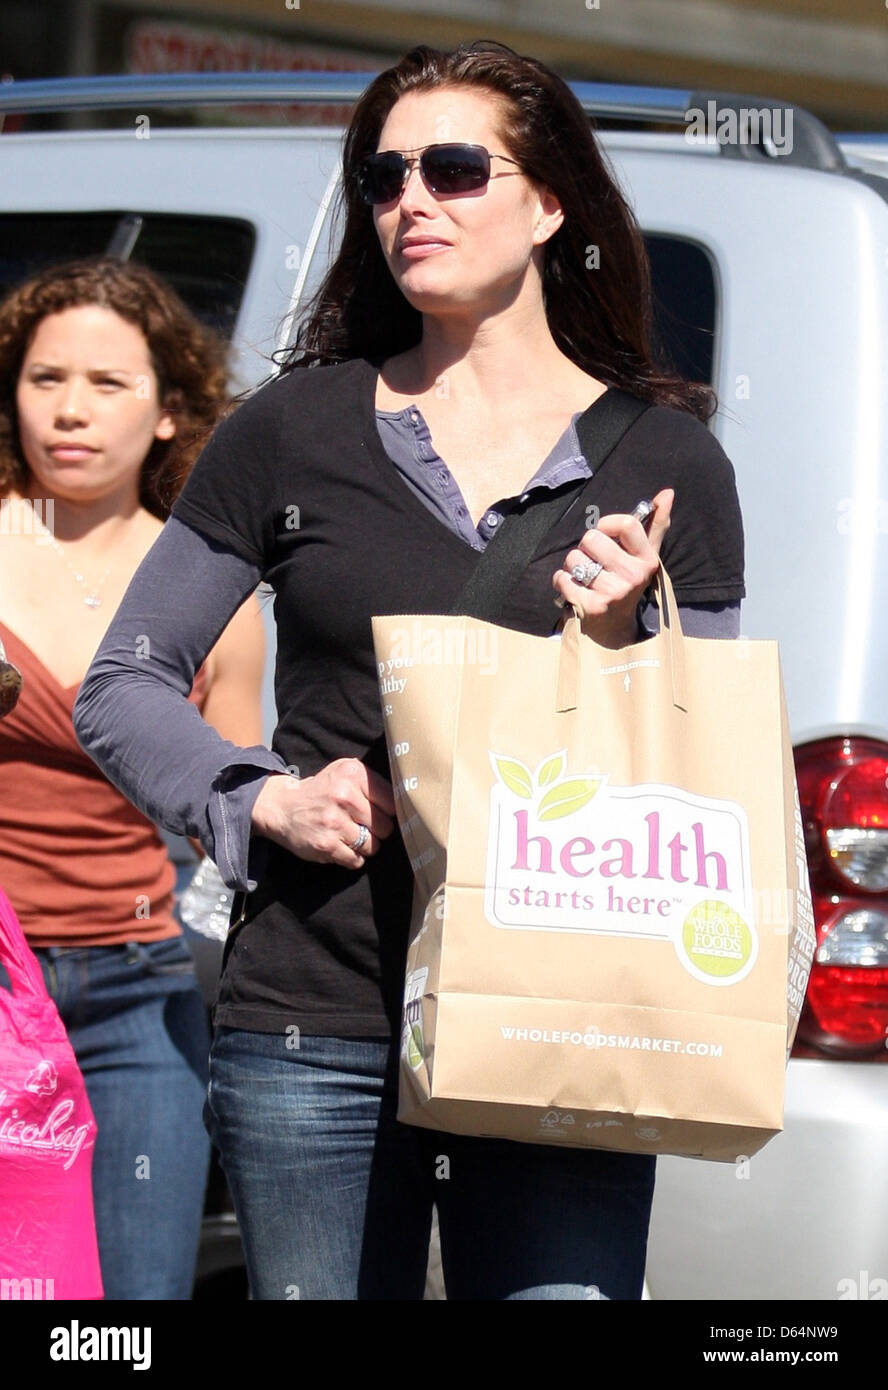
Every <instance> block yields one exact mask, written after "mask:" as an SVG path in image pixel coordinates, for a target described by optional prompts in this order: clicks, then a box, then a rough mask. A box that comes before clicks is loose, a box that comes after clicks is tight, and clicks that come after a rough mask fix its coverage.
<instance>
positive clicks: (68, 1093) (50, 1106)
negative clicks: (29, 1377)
mask: <svg viewBox="0 0 888 1390" xmlns="http://www.w3.org/2000/svg"><path fill="white" fill-rule="evenodd" d="M0 962H2V964H3V965H4V966H5V968H6V972H7V974H8V976H9V980H10V983H11V985H12V991H11V992H10V991H9V990H7V989H2V988H0V1299H28V1300H31V1301H34V1300H37V1299H82V1298H83V1299H85V1298H101V1297H102V1279H101V1273H100V1270H99V1252H98V1245H97V1242H96V1228H95V1221H94V1217H93V1194H92V1159H93V1148H94V1146H95V1138H96V1128H97V1127H96V1122H95V1119H94V1118H93V1113H92V1110H91V1108H90V1104H89V1100H88V1099H87V1095H86V1087H85V1086H84V1083H83V1077H82V1076H81V1074H80V1068H79V1067H78V1065H77V1062H76V1059H75V1057H74V1051H73V1049H72V1047H71V1044H70V1042H69V1041H68V1035H67V1033H66V1032H65V1026H64V1024H63V1023H62V1020H61V1018H60V1017H59V1014H58V1010H57V1009H56V1006H55V1004H54V1003H53V1002H52V1000H51V999H50V997H49V994H48V993H47V991H46V986H45V985H44V983H43V974H42V972H41V969H40V966H39V965H38V963H37V960H36V959H35V957H34V955H33V953H32V952H31V951H30V950H29V948H28V945H27V943H26V941H25V937H24V933H23V932H22V929H21V926H20V925H19V921H18V918H17V917H16V915H15V912H14V911H13V908H12V904H11V903H10V901H9V899H8V898H7V896H6V894H5V893H4V892H3V891H2V889H0Z"/></svg>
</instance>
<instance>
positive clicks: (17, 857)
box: [0, 623, 208, 946]
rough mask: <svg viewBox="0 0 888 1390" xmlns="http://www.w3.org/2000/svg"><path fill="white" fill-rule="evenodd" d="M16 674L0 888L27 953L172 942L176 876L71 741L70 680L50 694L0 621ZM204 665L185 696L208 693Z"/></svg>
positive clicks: (47, 679)
mask: <svg viewBox="0 0 888 1390" xmlns="http://www.w3.org/2000/svg"><path fill="white" fill-rule="evenodd" d="M0 639H2V641H3V645H4V646H5V647H6V655H7V658H8V660H10V661H11V662H12V663H13V664H14V665H15V666H17V667H18V668H19V670H20V671H21V673H22V680H23V684H22V691H21V694H20V695H19V699H18V704H17V705H16V707H15V709H14V710H13V711H12V713H11V714H8V715H7V716H6V718H5V719H0V884H2V885H3V888H4V891H5V892H6V894H7V896H8V897H9V900H10V902H11V903H12V905H13V907H14V908H15V911H16V914H17V916H18V918H19V921H20V922H21V924H22V929H23V931H24V932H25V935H26V936H27V938H28V942H29V944H30V945H31V946H72V945H77V946H116V945H119V944H120V943H121V942H123V941H159V940H161V939H162V938H164V937H168V936H178V935H179V933H180V931H181V928H180V927H179V924H178V923H177V921H176V920H175V918H174V917H173V887H174V885H175V882H176V871H175V868H174V867H173V864H172V862H171V861H170V858H169V855H168V853H167V847H166V844H165V843H164V841H163V840H162V838H161V836H160V834H159V833H158V830H157V828H156V826H155V825H154V824H153V823H152V822H151V821H150V820H149V819H148V818H147V816H144V815H143V814H142V812H141V811H139V810H137V809H136V807H135V806H133V804H132V802H130V801H127V799H126V797H125V796H124V795H123V794H122V793H121V792H119V791H118V790H117V788H116V787H115V786H113V785H112V784H111V783H110V782H109V781H108V780H107V778H106V777H105V776H104V775H103V773H102V772H100V770H99V768H98V767H97V765H96V764H95V763H94V762H93V761H92V759H91V758H90V757H88V755H87V754H86V753H84V751H83V749H82V748H81V747H80V744H79V743H78V742H77V738H76V735H75V733H74V725H73V722H72V711H73V709H74V701H75V699H76V698H77V692H78V690H79V689H80V684H81V683H80V682H78V683H77V685H69V686H61V685H59V683H58V681H57V680H56V679H55V677H54V676H53V675H52V674H51V673H50V672H49V671H47V669H46V667H45V666H44V665H43V663H42V661H40V660H38V658H37V657H36V656H35V655H34V653H33V652H32V651H31V649H30V647H27V646H26V645H25V643H24V642H22V641H21V640H20V639H19V638H18V637H16V635H15V633H14V632H12V631H10V629H9V628H8V627H6V626H5V625H4V624H3V623H0ZM207 682H208V673H207V663H206V662H204V664H203V666H201V668H200V670H199V671H197V672H196V673H195V677H194V685H193V687H192V690H191V694H190V695H189V697H188V698H189V700H193V701H194V703H195V704H196V705H197V707H198V709H200V708H201V706H202V704H203V702H204V700H205V698H206V694H207Z"/></svg>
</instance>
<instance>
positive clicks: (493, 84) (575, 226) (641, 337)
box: [281, 41, 715, 420]
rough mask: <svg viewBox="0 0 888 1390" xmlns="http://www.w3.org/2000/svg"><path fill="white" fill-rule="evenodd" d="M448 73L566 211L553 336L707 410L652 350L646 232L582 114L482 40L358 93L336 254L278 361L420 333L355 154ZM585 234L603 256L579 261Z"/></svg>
mask: <svg viewBox="0 0 888 1390" xmlns="http://www.w3.org/2000/svg"><path fill="white" fill-rule="evenodd" d="M457 85H459V86H465V87H473V88H476V89H480V90H482V91H485V92H489V93H491V94H492V95H493V96H494V97H495V98H497V105H498V109H499V113H500V114H499V120H498V127H497V134H498V138H499V140H500V142H501V146H500V147H501V148H502V149H504V150H506V151H507V152H508V153H509V154H510V155H511V156H512V157H513V158H514V159H516V160H517V161H518V163H519V165H520V166H521V168H522V170H523V171H524V173H525V174H526V175H527V177H528V178H530V179H532V180H533V181H534V182H535V183H537V184H538V185H540V186H543V187H547V188H549V189H551V191H552V192H553V193H554V194H555V196H556V197H557V198H558V200H559V202H560V203H561V206H562V208H563V210H564V222H563V224H562V225H561V227H559V229H558V231H556V232H555V234H554V235H553V236H551V237H550V238H549V240H548V241H547V242H546V243H545V244H544V252H545V260H544V266H543V296H544V302H545V308H546V318H547V321H548V325H549V331H550V332H551V334H552V337H553V338H554V340H555V342H556V343H557V345H558V347H559V348H560V349H561V351H562V352H563V353H564V354H565V356H567V357H569V358H570V359H571V361H572V362H575V363H576V364H577V366H578V367H580V368H582V370H583V371H585V372H588V373H589V374H590V375H592V376H595V377H597V378H598V379H599V380H601V381H604V382H606V383H607V384H608V385H610V386H617V387H622V388H623V389H625V390H627V391H630V392H632V393H633V394H634V395H636V396H639V397H641V398H642V399H643V400H648V401H652V402H655V403H656V404H659V405H667V406H674V407H677V408H678V409H682V410H687V411H690V412H692V413H693V414H695V415H697V416H699V417H700V418H701V419H704V420H705V419H707V418H708V417H709V416H710V415H711V414H712V413H713V411H714V409H715V395H714V392H713V391H712V390H711V389H710V388H709V387H708V386H706V385H704V384H701V383H695V382H688V381H685V380H683V379H682V378H680V377H677V376H675V375H674V373H672V372H671V371H669V369H668V368H666V367H664V366H663V365H662V364H660V363H658V362H657V361H656V360H655V357H654V352H653V349H652V345H651V336H652V324H653V312H652V302H651V276H650V265H649V262H648V257H647V252H646V250H645V246H644V240H643V237H642V235H641V231H640V230H639V227H638V224H637V222H636V220H635V217H634V216H633V214H632V212H631V210H630V208H629V206H628V204H627V203H626V200H625V199H624V198H623V196H622V194H621V193H620V190H619V188H618V186H617V183H616V179H615V177H614V175H613V172H612V170H611V169H610V168H609V166H608V164H607V161H606V158H605V155H604V153H603V152H602V150H601V148H600V146H599V143H598V140H597V139H596V137H595V134H594V133H593V130H592V127H591V124H590V121H589V118H588V116H586V114H585V113H584V111H583V109H582V107H581V106H580V104H579V102H578V101H577V99H576V97H575V96H574V95H573V93H572V92H571V90H570V88H569V87H568V86H567V84H566V83H565V82H563V81H562V80H561V78H560V77H557V76H556V75H555V73H553V72H552V71H550V69H549V68H547V67H545V66H544V64H543V63H540V62H537V61H536V60H535V59H533V58H525V57H522V56H520V55H519V54H517V53H515V52H513V50H512V49H510V48H506V47H505V46H504V45H502V44H496V43H488V42H486V41H485V42H483V43H475V44H469V45H463V46H461V47H460V48H458V49H456V50H455V51H454V52H452V53H444V52H441V51H439V50H438V49H434V48H429V47H426V46H425V45H421V46H419V47H417V48H413V49H411V51H410V52H409V53H407V54H406V55H405V56H404V57H403V58H402V59H401V61H400V62H399V63H397V64H396V65H395V66H394V67H392V68H388V69H387V70H386V71H385V72H382V73H380V74H379V76H378V77H376V78H375V79H374V81H373V82H371V84H370V86H369V87H368V88H367V90H366V91H365V92H364V94H363V95H362V97H361V99H360V100H359V102H358V103H357V106H356V107H355V111H354V115H353V117H352V121H351V124H350V126H349V128H348V131H347V132H346V136H345V142H344V148H343V178H342V187H341V190H340V194H339V203H338V205H337V214H338V217H339V219H342V217H343V216H344V222H345V225H344V230H343V235H342V240H341V243H340V247H339V252H338V254H337V256H336V258H335V260H334V261H333V264H332V265H331V267H330V269H329V271H328V272H327V275H326V277H325V279H324V281H323V283H322V285H321V287H320V289H319V290H318V292H317V294H316V295H315V297H314V299H313V300H312V301H311V304H310V305H309V307H308V311H307V315H306V318H305V319H304V320H303V322H302V324H301V326H300V328H299V331H298V333H297V335H296V338H295V342H294V345H293V347H292V348H290V349H289V350H288V351H287V353H286V354H285V355H284V357H283V358H282V359H281V370H282V371H290V370H292V369H293V368H294V367H311V366H314V365H317V364H320V363H334V362H343V361H347V360H349V359H351V358H355V357H364V358H366V359H367V360H368V361H371V362H374V363H381V362H383V361H385V359H386V358H388V357H392V356H395V355H396V354H398V353H401V352H405V351H407V350H408V349H409V348H411V347H415V346H416V344H417V343H418V342H419V341H420V339H421V337H422V315H421V314H420V312H419V311H418V310H417V309H415V308H413V306H412V305H411V304H410V303H409V302H408V301H407V299H406V298H405V297H404V295H403V294H402V293H401V291H400V289H399V288H398V286H397V284H396V283H395V280H394V278H393V276H392V274H391V272H390V271H389V268H388V266H387V264H386V262H385V258H384V256H383V253H382V248H381V247H380V244H379V238H378V236H377V234H376V229H375V227H374V224H373V210H372V208H370V207H368V206H367V204H366V203H364V202H363V201H362V199H361V197H360V196H359V194H358V190H357V180H356V171H357V167H358V164H359V162H360V160H361V159H362V158H363V157H364V155H366V154H372V153H374V152H375V151H376V149H377V147H378V142H379V134H380V131H381V130H382V126H383V124H384V122H385V120H386V117H387V116H388V114H389V112H390V111H391V109H392V107H393V106H394V105H395V103H396V102H397V101H398V100H399V98H400V97H402V96H404V95H405V94H406V93H407V92H422V91H430V90H433V89H434V88H439V87H444V86H449V87H452V86H457ZM593 246H594V247H597V248H598V262H599V268H597V269H587V259H590V251H591V248H592V247H593ZM591 259H594V257H593V258H591Z"/></svg>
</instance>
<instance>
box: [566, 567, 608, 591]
mask: <svg viewBox="0 0 888 1390" xmlns="http://www.w3.org/2000/svg"><path fill="white" fill-rule="evenodd" d="M603 569H604V565H602V564H601V563H600V561H598V560H586V561H584V562H583V564H582V565H574V567H573V569H572V570H571V572H570V577H571V579H572V580H573V582H574V583H575V584H581V585H582V586H583V588H584V589H591V587H592V585H593V584H594V583H595V580H596V579H597V578H598V576H599V575H600V574H601V571H602V570H603Z"/></svg>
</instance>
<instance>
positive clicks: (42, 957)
mask: <svg viewBox="0 0 888 1390" xmlns="http://www.w3.org/2000/svg"><path fill="white" fill-rule="evenodd" d="M34 955H35V956H36V957H37V959H38V960H39V962H40V965H41V968H42V970H43V978H44V980H45V982H46V987H47V990H48V991H49V994H50V995H51V997H52V999H53V1000H54V1002H55V1005H56V1008H57V1009H58V1011H59V1013H60V1015H61V1018H62V1022H63V1023H64V1024H65V1027H66V1028H67V1030H68V1037H69V1039H70V1041H71V1045H72V1047H73V1048H74V1054H75V1056H76V1058H77V1061H78V1063H79V1066H80V1070H81V1072H82V1073H83V1079H84V1082H85V1083H86V1091H87V1095H88V1096H89V1102H90V1105H91V1106H92V1109H93V1114H94V1115H95V1117H96V1123H97V1124H98V1135H97V1138H96V1147H95V1151H94V1155H93V1198H94V1204H95V1214H96V1234H97V1237H98V1244H99V1259H100V1263H101V1267H102V1282H103V1284H104V1287H105V1297H106V1298H107V1299H187V1298H190V1297H191V1286H192V1283H193V1279H194V1268H195V1264H196V1260H197V1248H198V1242H199V1239H200V1224H201V1217H202V1214H203V1201H204V1190H205V1187H206V1179H207V1170H208V1166H209V1156H210V1146H209V1141H208V1139H207V1135H206V1132H205V1130H204V1126H203V1123H202V1121H201V1106H202V1102H203V1099H204V1097H205V1094H206V1082H207V1074H208V1068H207V1055H208V1051H209V1028H208V1025H207V1017H206V1010H205V1007H204V1004H203V1000H202V998H201V996H200V994H199V992H198V990H197V988H196V985H195V979H194V967H193V964H192V961H191V956H190V954H189V952H188V947H187V946H186V945H185V943H184V941H183V939H182V937H171V938H169V939H167V940H165V941H156V942H152V943H150V944H139V943H137V942H134V941H131V942H128V943H127V944H126V945H123V946H47V947H39V948H38V949H36V950H35V951H34ZM8 983H9V981H8V976H7V975H6V972H5V971H4V970H3V967H2V966H0V984H3V985H5V986H6V987H7V988H8Z"/></svg>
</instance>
